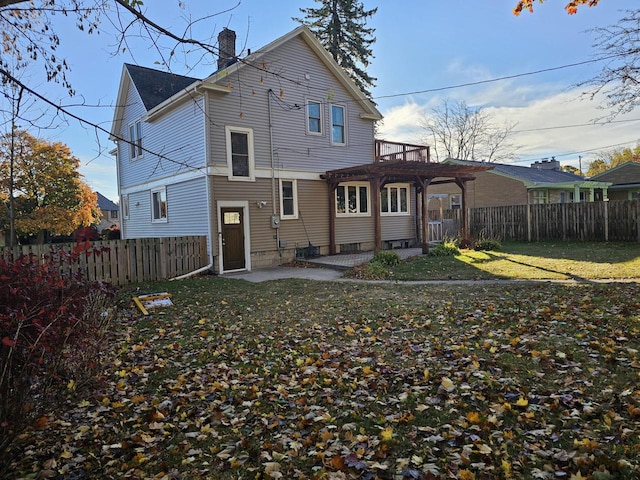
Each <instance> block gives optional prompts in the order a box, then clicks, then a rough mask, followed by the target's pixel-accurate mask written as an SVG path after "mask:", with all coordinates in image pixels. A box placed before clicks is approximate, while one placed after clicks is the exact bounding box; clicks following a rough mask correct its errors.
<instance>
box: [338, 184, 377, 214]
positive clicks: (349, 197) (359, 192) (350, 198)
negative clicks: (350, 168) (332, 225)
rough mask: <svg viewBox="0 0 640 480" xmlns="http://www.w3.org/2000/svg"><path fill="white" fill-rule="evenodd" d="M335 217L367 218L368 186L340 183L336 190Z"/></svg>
mask: <svg viewBox="0 0 640 480" xmlns="http://www.w3.org/2000/svg"><path fill="white" fill-rule="evenodd" d="M336 215H337V216H339V217H342V216H349V215H366V216H369V215H370V213H369V184H368V183H341V184H340V185H338V187H337V188H336Z"/></svg>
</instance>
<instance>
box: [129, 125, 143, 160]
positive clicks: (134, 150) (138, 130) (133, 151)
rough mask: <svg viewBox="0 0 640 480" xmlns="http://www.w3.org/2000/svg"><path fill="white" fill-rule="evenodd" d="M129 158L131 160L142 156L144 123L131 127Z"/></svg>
mask: <svg viewBox="0 0 640 480" xmlns="http://www.w3.org/2000/svg"><path fill="white" fill-rule="evenodd" d="M129 156H130V157H131V160H133V159H135V158H138V157H141V156H142V123H141V122H136V123H132V124H131V125H129Z"/></svg>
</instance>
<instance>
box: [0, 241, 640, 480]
mask: <svg viewBox="0 0 640 480" xmlns="http://www.w3.org/2000/svg"><path fill="white" fill-rule="evenodd" d="M516 250H517V249H516V246H507V247H505V251H509V252H512V253H513V254H514V255H515V254H516ZM621 250H622V249H621V248H618V249H615V250H613V251H612V252H611V253H610V255H609V256H608V257H607V256H605V255H604V253H602V252H601V253H598V252H596V251H594V250H593V249H592V250H591V252H592V255H593V257H592V261H591V263H602V264H603V265H604V264H605V263H606V264H609V263H611V264H612V265H614V266H616V268H617V270H613V271H620V272H621V271H622V265H627V264H628V268H629V270H628V272H630V273H629V274H631V273H632V272H633V271H634V268H637V267H634V266H633V264H634V263H635V260H634V259H635V257H636V255H637V249H629V250H628V251H626V253H627V254H626V255H625V253H624V252H621ZM563 252H565V253H562V254H561V253H560V252H558V254H557V255H556V256H557V258H556V259H554V260H549V263H545V264H544V265H545V268H547V269H548V270H554V271H564V270H565V268H569V267H566V266H560V265H561V262H564V261H568V260H567V259H565V258H564V257H565V256H567V257H569V258H570V259H572V260H571V261H572V262H579V261H584V260H585V258H588V257H585V255H587V254H588V253H589V252H587V251H582V252H581V253H580V255H578V254H576V249H574V248H573V247H572V248H568V249H566V250H563ZM503 253H504V252H503ZM574 254H575V255H574ZM475 255H484V256H479V257H475ZM499 255H501V253H500V252H490V253H489V254H486V253H478V254H475V253H473V254H472V253H471V252H468V253H467V252H465V254H464V255H463V256H461V257H456V258H455V259H453V261H455V262H458V263H457V264H458V265H460V266H461V270H462V269H470V270H467V271H472V272H474V275H472V276H471V277H469V278H476V276H477V275H488V273H487V268H488V265H490V264H491V263H492V262H507V263H511V261H510V260H491V259H492V258H494V257H498V256H499ZM518 255H520V257H517V258H519V259H522V263H527V264H529V263H532V262H539V261H540V257H539V256H538V255H539V254H538V253H536V252H535V249H533V248H529V249H525V248H523V249H522V250H521V251H520V252H519V253H518ZM462 257H464V258H469V259H470V258H477V259H481V260H482V259H484V260H482V261H480V260H476V261H475V263H474V262H472V261H468V262H463V260H462ZM574 257H577V258H574ZM513 258H516V257H513ZM605 258H606V261H605ZM532 259H533V260H532ZM537 265H539V266H538V267H537V268H538V269H540V270H542V271H545V270H543V269H542V268H541V266H542V264H539V263H538V264H537ZM571 265H574V264H573V263H572V264H571ZM480 266H483V268H482V269H481V268H479V267H480ZM425 268H426V267H425ZM429 268H431V267H429ZM571 268H574V267H573V266H572V267H571ZM606 268H610V267H606ZM522 269H524V267H522ZM509 270H511V271H513V268H510V269H509ZM610 271H611V270H610ZM478 272H482V273H481V274H480V273H478ZM585 272H593V268H592V267H585V268H584V269H583V270H580V271H579V272H578V273H577V274H576V275H579V276H586V275H592V273H591V274H589V273H585ZM449 273H450V274H452V275H456V274H455V272H449ZM636 276H637V275H636ZM443 278H446V277H443ZM156 291H169V292H171V293H172V295H173V301H174V303H175V306H173V307H169V308H166V309H162V310H156V311H155V312H154V314H153V315H152V316H150V317H143V316H141V315H140V314H139V313H138V312H136V311H135V310H134V309H133V308H132V306H131V304H130V298H131V295H132V294H133V291H131V292H123V293H122V296H121V302H122V303H121V309H120V315H119V319H118V320H117V322H116V323H115V324H114V325H113V335H114V338H113V342H112V348H111V349H110V351H109V352H107V355H106V357H105V360H104V362H105V363H104V370H103V384H102V386H101V388H100V389H99V390H97V391H94V392H87V391H85V392H81V393H82V394H81V395H79V396H72V397H70V400H69V406H68V409H67V410H66V411H64V412H51V414H50V415H49V416H48V418H47V419H46V421H44V422H43V421H40V422H38V428H34V429H33V430H31V431H29V432H26V433H25V434H24V435H23V436H22V437H21V438H20V439H19V441H18V442H16V443H15V445H14V446H13V451H14V453H15V455H16V460H15V462H14V465H12V470H11V471H10V472H9V476H8V477H7V478H79V479H80V478H136V479H142V478H145V479H146V478H157V479H174V478H184V479H205V478H211V479H272V478H274V479H279V478H280V479H296V478H309V479H354V478H358V479H393V480H396V479H397V480H402V479H455V478H458V479H467V480H468V479H498V478H504V479H507V478H514V479H519V478H531V479H557V478H566V479H584V478H589V479H592V480H602V479H614V478H615V479H637V478H640V461H639V458H640V435H639V432H640V387H639V384H640V357H639V353H638V352H639V351H640V311H639V308H640V285H638V284H637V283H634V282H632V283H619V284H593V283H592V284H588V283H582V284H578V285H562V284H553V283H546V282H543V283H539V284H529V283H500V282H498V283H478V284H474V285H460V284H451V285H446V284H442V285H433V284H429V285H417V284H413V285H411V284H402V283H399V284H396V283H394V282H391V283H387V284H384V283H367V282H314V281H307V280H299V279H291V280H279V281H272V282H265V283H259V284H251V283H248V282H244V281H242V280H233V279H225V278H218V277H201V278H195V279H190V280H185V281H180V282H169V283H163V284H154V285H142V286H140V288H139V289H138V290H136V292H139V293H151V292H156Z"/></svg>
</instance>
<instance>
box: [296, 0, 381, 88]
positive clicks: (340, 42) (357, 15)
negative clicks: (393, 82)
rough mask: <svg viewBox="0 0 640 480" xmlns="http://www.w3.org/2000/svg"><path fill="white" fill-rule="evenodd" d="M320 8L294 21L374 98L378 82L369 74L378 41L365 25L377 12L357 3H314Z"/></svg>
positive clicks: (325, 0) (319, 0) (333, 0)
mask: <svg viewBox="0 0 640 480" xmlns="http://www.w3.org/2000/svg"><path fill="white" fill-rule="evenodd" d="M315 1H316V2H317V3H320V6H319V7H318V8H301V9H300V11H301V12H302V13H303V14H304V18H294V19H293V20H295V21H297V22H300V23H302V24H303V25H307V26H308V27H309V29H311V31H312V32H313V33H315V35H316V36H317V37H318V39H319V40H320V42H321V43H322V45H324V47H325V48H326V49H327V50H328V51H329V53H330V54H331V56H332V57H333V58H334V60H335V61H336V62H337V63H338V64H339V65H340V66H341V67H342V68H343V69H344V70H345V71H346V72H347V74H348V75H349V76H350V77H351V78H352V79H353V81H354V82H355V83H356V84H357V85H358V87H360V89H361V90H362V91H363V92H364V93H365V94H366V95H367V96H368V97H369V98H371V92H370V91H369V88H371V87H374V86H375V81H376V80H377V79H376V78H374V77H372V76H371V75H369V74H368V73H367V71H366V69H367V67H368V66H369V64H370V59H371V58H372V57H373V51H372V49H371V46H372V45H373V44H374V43H375V41H376V39H375V37H374V36H373V34H374V32H375V29H373V28H367V27H366V21H367V19H368V18H371V17H372V16H373V15H374V14H375V13H376V12H377V11H378V8H377V7H376V8H372V9H371V10H365V8H364V5H363V4H362V2H359V1H357V0H315Z"/></svg>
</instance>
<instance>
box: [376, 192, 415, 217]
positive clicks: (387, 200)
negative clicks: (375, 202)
mask: <svg viewBox="0 0 640 480" xmlns="http://www.w3.org/2000/svg"><path fill="white" fill-rule="evenodd" d="M380 212H381V213H382V214H383V215H408V214H409V185H406V184H390V185H386V186H385V187H383V188H382V189H381V190H380Z"/></svg>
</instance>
